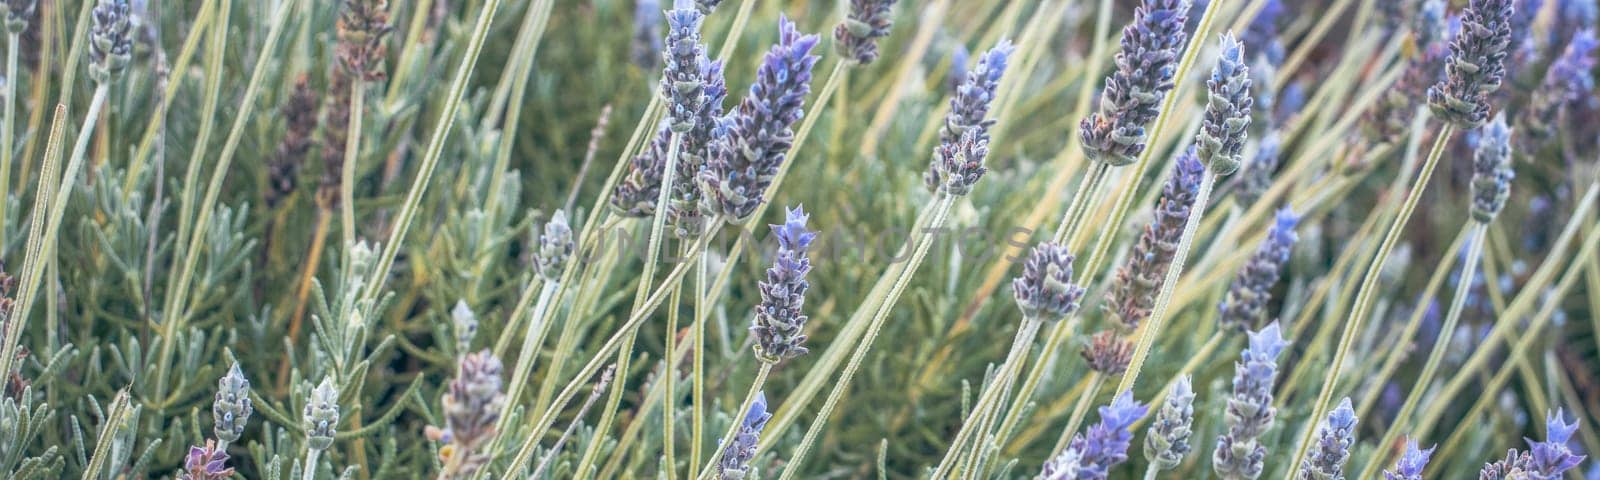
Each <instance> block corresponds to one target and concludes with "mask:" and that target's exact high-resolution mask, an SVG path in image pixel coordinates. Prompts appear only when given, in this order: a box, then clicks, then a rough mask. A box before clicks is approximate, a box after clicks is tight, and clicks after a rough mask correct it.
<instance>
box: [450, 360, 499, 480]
mask: <svg viewBox="0 0 1600 480" xmlns="http://www.w3.org/2000/svg"><path fill="white" fill-rule="evenodd" d="M501 369H502V365H501V364H500V359H499V358H497V357H495V356H494V353H492V352H490V351H489V350H488V349H484V350H483V351H480V352H478V353H472V354H467V355H466V356H464V357H461V363H460V365H459V367H458V369H457V370H456V378H455V380H451V381H450V386H449V389H448V390H446V391H445V393H444V396H443V397H442V398H441V400H440V403H441V404H443V406H444V409H443V410H444V411H443V413H444V423H445V429H444V438H446V439H448V441H449V443H450V445H449V447H450V448H449V449H448V450H444V449H442V450H441V451H440V455H441V456H446V455H449V456H455V455H462V456H463V457H462V460H460V461H459V465H461V467H460V470H459V472H460V473H463V474H468V475H470V474H471V473H472V472H476V471H477V470H478V469H479V468H481V467H482V466H483V465H484V464H485V463H487V462H488V461H489V460H490V459H489V457H488V455H487V454H486V453H487V452H484V451H483V447H484V446H487V445H488V444H489V442H490V441H492V440H493V439H494V438H495V433H496V432H495V428H494V425H495V422H498V421H499V420H500V415H502V414H503V413H504V410H505V401H506V398H505V394H504V393H501V391H500V387H501V378H500V371H501Z"/></svg>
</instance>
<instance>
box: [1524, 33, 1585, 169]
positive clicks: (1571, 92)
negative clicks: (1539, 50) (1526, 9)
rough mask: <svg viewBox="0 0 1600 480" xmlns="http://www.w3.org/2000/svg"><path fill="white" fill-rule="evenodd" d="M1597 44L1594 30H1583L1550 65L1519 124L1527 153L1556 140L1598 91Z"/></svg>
mask: <svg viewBox="0 0 1600 480" xmlns="http://www.w3.org/2000/svg"><path fill="white" fill-rule="evenodd" d="M1596 44H1597V42H1596V40H1595V33H1594V31H1593V30H1587V29H1586V30H1583V31H1580V32H1578V33H1576V34H1574V35H1573V37H1572V41H1571V42H1569V43H1567V47H1566V48H1565V49H1564V50H1563V51H1562V53H1561V56H1560V57H1557V58H1556V60H1555V62H1554V63H1552V64H1551V65H1550V71H1549V72H1548V73H1546V74H1545V77H1544V83H1543V85H1542V86H1541V87H1540V88H1539V89H1537V90H1534V92H1533V96H1532V98H1531V99H1530V100H1529V105H1528V108H1526V109H1524V110H1523V111H1522V115H1521V117H1520V122H1518V123H1519V124H1518V131H1519V132H1521V134H1522V135H1521V137H1522V139H1523V141H1522V142H1520V143H1519V145H1522V148H1523V149H1524V150H1526V151H1529V152H1533V151H1534V150H1536V149H1537V148H1538V147H1540V146H1543V145H1544V144H1545V143H1546V142H1548V141H1549V140H1550V139H1551V138H1553V137H1555V135H1556V134H1557V133H1558V130H1559V127H1560V123H1561V120H1562V117H1565V116H1566V115H1567V112H1569V111H1570V110H1571V109H1572V108H1574V107H1577V106H1578V105H1577V104H1578V103H1579V102H1583V101H1585V100H1586V99H1587V98H1588V97H1587V96H1588V95H1589V92H1592V91H1594V87H1595V81H1594V73H1593V71H1594V67H1595V54H1594V53H1595V47H1596Z"/></svg>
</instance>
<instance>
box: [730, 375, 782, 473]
mask: <svg viewBox="0 0 1600 480" xmlns="http://www.w3.org/2000/svg"><path fill="white" fill-rule="evenodd" d="M770 419H772V414H770V413H767V394H766V392H757V393H756V398H755V400H754V401H752V402H750V411H748V412H745V414H744V419H743V420H741V422H742V423H740V425H739V432H738V433H735V434H733V441H731V442H726V443H724V442H723V441H721V440H718V441H717V443H718V445H722V446H723V448H722V456H721V460H718V461H717V478H718V479H720V480H743V479H744V478H745V477H746V476H747V475H749V474H750V459H751V458H753V457H755V455H756V442H757V441H759V440H760V439H761V430H762V429H764V428H766V427H767V420H770Z"/></svg>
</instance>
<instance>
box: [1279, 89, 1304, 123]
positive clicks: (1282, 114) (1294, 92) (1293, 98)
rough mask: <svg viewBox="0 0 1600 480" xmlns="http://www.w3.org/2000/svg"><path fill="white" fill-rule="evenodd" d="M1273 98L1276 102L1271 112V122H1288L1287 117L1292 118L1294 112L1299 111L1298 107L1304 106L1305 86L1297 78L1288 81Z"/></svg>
mask: <svg viewBox="0 0 1600 480" xmlns="http://www.w3.org/2000/svg"><path fill="white" fill-rule="evenodd" d="M1273 100H1274V101H1275V102H1276V103H1277V105H1276V107H1277V108H1276V110H1275V111H1273V112H1272V123H1273V124H1276V125H1282V124H1284V123H1288V121H1289V119H1291V118H1294V116H1295V114H1298V113H1300V109H1302V108H1305V106H1306V86H1305V84H1303V83H1300V81H1298V80H1297V81H1293V82H1289V84H1288V85H1285V86H1284V87H1283V90H1282V91H1279V92H1278V93H1277V95H1275V96H1274V98H1273Z"/></svg>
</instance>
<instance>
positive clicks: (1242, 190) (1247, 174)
mask: <svg viewBox="0 0 1600 480" xmlns="http://www.w3.org/2000/svg"><path fill="white" fill-rule="evenodd" d="M1280 142H1281V141H1280V140H1279V138H1278V132H1277V131H1276V130H1274V131H1270V132H1267V134H1266V135H1265V136H1263V137H1261V144H1260V145H1258V146H1257V147H1256V154H1255V157H1254V158H1252V159H1251V160H1250V165H1249V166H1248V167H1247V168H1245V169H1244V172H1241V173H1240V174H1239V190H1238V191H1235V192H1233V199H1234V204H1236V205H1238V206H1239V207H1240V208H1249V207H1250V206H1251V205H1255V203H1256V200H1259V199H1261V196H1262V195H1265V194H1266V193H1267V190H1268V189H1269V188H1271V187H1272V173H1273V172H1274V171H1276V170H1277V169H1278V155H1279V149H1280V148H1281V143H1280Z"/></svg>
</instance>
